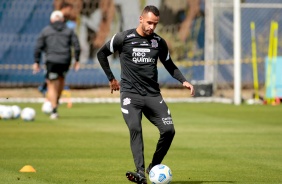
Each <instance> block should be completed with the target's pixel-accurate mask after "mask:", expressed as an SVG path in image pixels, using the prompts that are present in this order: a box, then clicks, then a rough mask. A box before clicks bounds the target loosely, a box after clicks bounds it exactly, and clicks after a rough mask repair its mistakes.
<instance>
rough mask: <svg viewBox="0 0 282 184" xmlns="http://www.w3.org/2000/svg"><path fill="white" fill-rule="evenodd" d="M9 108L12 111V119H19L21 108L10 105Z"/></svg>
mask: <svg viewBox="0 0 282 184" xmlns="http://www.w3.org/2000/svg"><path fill="white" fill-rule="evenodd" d="M11 108H12V110H13V118H15V119H16V118H19V117H20V115H21V108H20V107H19V106H17V105H12V106H11Z"/></svg>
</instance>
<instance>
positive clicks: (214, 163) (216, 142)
mask: <svg viewBox="0 0 282 184" xmlns="http://www.w3.org/2000/svg"><path fill="white" fill-rule="evenodd" d="M168 105H169V108H170V111H171V112H172V115H173V119H174V124H175V128H176V136H175V139H174V141H173V144H172V146H171V149H170V150H169V152H168V154H167V156H166V158H165V159H164V161H163V163H164V164H166V165H168V166H169V167H170V168H171V169H172V172H173V182H172V183H173V184H201V183H281V182H282V106H275V107H274V106H255V105H254V106H247V105H242V106H234V105H224V104H193V103H192V104H189V103H175V104H174V103H171V104H168ZM19 106H21V107H25V106H31V107H34V108H35V109H36V110H37V115H36V120H35V121H34V122H24V121H22V120H20V119H18V120H0V183H1V184H2V183H3V184H18V183H19V184H47V183H48V184H61V183H62V184H80V183H95V184H123V183H125V184H126V183H129V182H128V181H127V180H126V178H125V172H126V171H127V170H134V164H133V159H132V155H131V151H130V147H129V134H128V129H127V127H126V125H125V123H124V121H123V119H122V115H121V112H120V106H119V104H74V106H73V108H71V109H68V108H66V105H64V104H63V105H62V106H61V107H60V110H59V112H60V115H61V119H59V120H57V121H52V120H49V118H48V116H47V115H45V114H43V113H42V112H41V111H40V107H41V104H19ZM143 134H144V141H145V159H146V166H147V165H148V164H149V162H150V160H151V157H152V154H153V152H154V149H155V146H156V142H157V139H158V132H157V129H156V128H155V127H154V126H153V125H151V124H150V123H149V122H148V121H147V120H146V118H143ZM24 165H32V166H33V167H34V168H35V169H36V171H37V172H36V173H20V172H19V170H20V169H21V168H22V167H23V166H24Z"/></svg>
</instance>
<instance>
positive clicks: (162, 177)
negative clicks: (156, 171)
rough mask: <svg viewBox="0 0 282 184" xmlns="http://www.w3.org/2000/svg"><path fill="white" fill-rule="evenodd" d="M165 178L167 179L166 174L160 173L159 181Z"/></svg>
mask: <svg viewBox="0 0 282 184" xmlns="http://www.w3.org/2000/svg"><path fill="white" fill-rule="evenodd" d="M165 179H166V176H165V174H160V175H159V179H158V181H159V182H162V181H164V180H165Z"/></svg>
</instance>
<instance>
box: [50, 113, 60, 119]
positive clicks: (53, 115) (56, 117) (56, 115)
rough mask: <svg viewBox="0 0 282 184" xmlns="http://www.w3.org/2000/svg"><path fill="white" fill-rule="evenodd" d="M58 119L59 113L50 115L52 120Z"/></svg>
mask: <svg viewBox="0 0 282 184" xmlns="http://www.w3.org/2000/svg"><path fill="white" fill-rule="evenodd" d="M58 117H59V115H58V113H52V114H51V115H50V119H58Z"/></svg>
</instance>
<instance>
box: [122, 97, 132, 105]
mask: <svg viewBox="0 0 282 184" xmlns="http://www.w3.org/2000/svg"><path fill="white" fill-rule="evenodd" d="M130 103H131V99H130V98H125V99H123V105H128V104H130Z"/></svg>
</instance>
